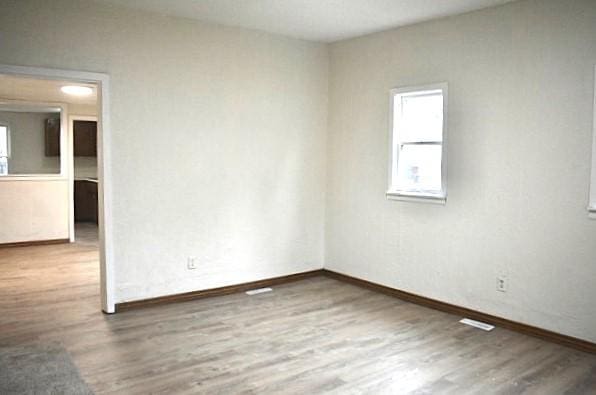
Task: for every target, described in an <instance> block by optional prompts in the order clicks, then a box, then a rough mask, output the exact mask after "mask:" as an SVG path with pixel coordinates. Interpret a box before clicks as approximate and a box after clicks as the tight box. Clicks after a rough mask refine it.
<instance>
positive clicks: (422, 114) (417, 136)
mask: <svg viewBox="0 0 596 395" xmlns="http://www.w3.org/2000/svg"><path fill="white" fill-rule="evenodd" d="M446 121H447V84H436V85H429V86H423V87H415V88H397V89H393V90H392V91H391V152H390V159H391V163H390V171H389V190H388V191H387V197H388V198H390V199H396V200H414V201H418V200H420V201H428V202H435V203H445V201H446V198H447V185H446V180H447V179H446V175H447V174H446V169H447V167H446V164H447V161H446V155H445V135H446V133H445V132H446V130H445V129H446V125H447V122H446Z"/></svg>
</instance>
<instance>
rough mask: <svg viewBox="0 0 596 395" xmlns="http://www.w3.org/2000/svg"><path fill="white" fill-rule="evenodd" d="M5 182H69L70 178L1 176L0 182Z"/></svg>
mask: <svg viewBox="0 0 596 395" xmlns="http://www.w3.org/2000/svg"><path fill="white" fill-rule="evenodd" d="M3 181H68V177H66V176H63V175H61V174H26V175H25V174H23V175H18V174H9V175H7V176H0V182H3Z"/></svg>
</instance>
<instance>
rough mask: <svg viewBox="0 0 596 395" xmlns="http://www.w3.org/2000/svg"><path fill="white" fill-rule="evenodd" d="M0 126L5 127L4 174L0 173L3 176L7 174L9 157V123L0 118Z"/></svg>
mask: <svg viewBox="0 0 596 395" xmlns="http://www.w3.org/2000/svg"><path fill="white" fill-rule="evenodd" d="M0 126H3V127H5V128H6V174H0V176H3V177H5V176H7V175H8V159H9V158H10V125H9V124H8V122H4V121H2V120H0Z"/></svg>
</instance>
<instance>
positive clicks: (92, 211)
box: [74, 180, 97, 223]
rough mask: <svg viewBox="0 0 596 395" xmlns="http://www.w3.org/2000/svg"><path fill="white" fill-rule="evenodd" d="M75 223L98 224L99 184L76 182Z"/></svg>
mask: <svg viewBox="0 0 596 395" xmlns="http://www.w3.org/2000/svg"><path fill="white" fill-rule="evenodd" d="M74 211H75V222H94V223H97V182H93V181H87V180H75V182H74Z"/></svg>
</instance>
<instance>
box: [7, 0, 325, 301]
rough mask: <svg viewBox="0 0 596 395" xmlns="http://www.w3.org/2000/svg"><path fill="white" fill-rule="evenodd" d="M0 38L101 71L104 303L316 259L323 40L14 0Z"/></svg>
mask: <svg viewBox="0 0 596 395" xmlns="http://www.w3.org/2000/svg"><path fill="white" fill-rule="evenodd" d="M0 48H2V50H1V51H0V63H5V64H15V65H29V66H44V67H55V68H65V69H75V70H85V71H97V72H106V73H108V74H109V75H110V79H111V80H110V83H111V97H110V99H111V108H110V112H111V125H112V147H111V152H112V162H111V163H109V166H111V167H112V169H113V170H112V174H113V212H112V215H113V226H114V235H113V236H114V237H113V239H114V262H115V265H116V267H115V281H116V287H117V295H116V302H119V301H123V300H131V299H140V298H147V297H152V296H159V295H164V294H172V293H177V292H184V291H190V290H198V289H205V288H212V287H216V286H223V285H229V284H234V283H239V282H245V281H251V280H257V279H261V278H266V277H273V276H279V275H285V274H290V273H294V272H300V271H305V270H310V269H316V268H321V267H322V266H323V226H324V223H323V221H324V184H325V174H324V167H325V165H324V162H325V141H326V120H327V49H326V47H325V46H324V45H319V44H312V43H307V42H304V41H299V40H292V39H288V38H283V37H279V36H274V35H269V34H265V33H261V32H256V31H250V30H242V29H237V28H226V27H220V26H216V25H211V24H206V23H198V22H195V21H190V20H185V19H176V18H168V17H162V16H157V15H152V14H145V13H141V12H135V11H127V10H122V9H119V8H112V7H110V6H103V5H97V4H95V3H92V2H87V1H85V2H79V1H70V0H55V1H52V2H48V1H45V0H37V1H35V0H24V1H3V2H1V3H0ZM0 187H2V186H1V185H0ZM188 256H195V257H196V258H197V266H198V269H197V270H194V271H188V270H187V269H186V259H187V257H188Z"/></svg>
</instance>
